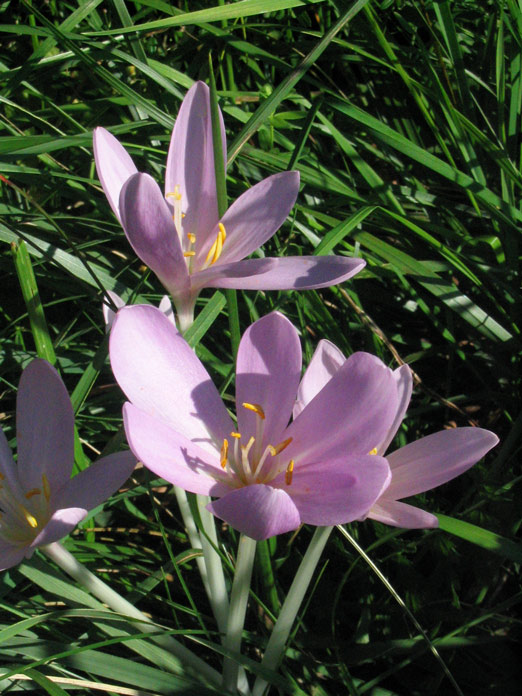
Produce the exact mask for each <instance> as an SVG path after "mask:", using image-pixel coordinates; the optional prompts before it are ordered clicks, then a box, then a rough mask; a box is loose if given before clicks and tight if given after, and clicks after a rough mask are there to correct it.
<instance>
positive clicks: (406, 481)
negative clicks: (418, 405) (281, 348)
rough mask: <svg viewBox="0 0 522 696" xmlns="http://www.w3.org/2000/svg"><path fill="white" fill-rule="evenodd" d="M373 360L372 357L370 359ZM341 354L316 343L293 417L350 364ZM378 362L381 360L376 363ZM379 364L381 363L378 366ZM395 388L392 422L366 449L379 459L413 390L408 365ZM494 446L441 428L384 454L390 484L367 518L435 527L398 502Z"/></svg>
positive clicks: (469, 431) (491, 437) (493, 439)
mask: <svg viewBox="0 0 522 696" xmlns="http://www.w3.org/2000/svg"><path fill="white" fill-rule="evenodd" d="M375 360H377V358H375ZM349 361H350V358H348V360H346V359H345V357H344V355H343V354H342V353H341V351H340V350H339V349H338V348H337V347H336V346H334V345H333V343H330V342H329V341H320V342H319V345H318V346H317V349H316V351H315V353H314V355H313V357H312V360H311V361H310V364H309V366H308V369H307V370H306V372H305V374H304V376H303V379H302V381H301V384H300V386H299V391H298V394H297V401H296V404H295V406H294V417H297V416H298V414H299V413H300V412H301V411H302V410H303V409H304V408H306V406H307V404H308V403H310V402H311V401H312V400H313V399H314V398H315V397H316V395H317V394H318V393H320V392H321V391H322V390H324V388H325V386H326V385H327V384H328V383H329V381H330V380H331V379H335V377H336V375H337V374H338V372H339V371H341V370H344V369H346V365H347V364H348V363H349ZM378 362H380V361H378ZM380 364H381V365H384V363H380ZM392 375H393V379H394V381H395V383H396V386H397V394H398V401H397V406H396V411H395V414H394V418H393V419H392V421H391V423H390V424H389V427H388V428H387V430H386V432H385V433H384V435H383V436H377V435H375V438H374V441H373V446H372V448H371V451H372V452H373V453H375V454H377V455H380V456H384V455H385V452H386V450H387V448H388V446H389V444H390V442H391V441H392V440H393V438H394V436H395V433H396V432H397V430H398V428H399V426H400V424H401V422H402V419H403V418H404V414H405V413H406V409H407V408H408V403H409V401H410V397H411V392H412V375H411V370H410V368H409V367H408V366H407V365H402V366H401V367H399V368H397V369H396V370H394V371H393V373H392ZM497 442H498V437H497V436H496V435H495V434H494V433H492V432H490V431H489V430H484V429H482V428H472V427H465V428H452V429H450V430H441V431H440V432H438V433H433V434H432V435H428V436H427V437H423V438H421V439H420V440H417V441H416V442H411V443H410V444H408V445H405V446H404V447H401V448H400V449H398V450H396V451H395V452H392V453H391V454H386V459H387V460H388V463H389V465H390V468H391V472H392V480H391V483H390V485H389V486H388V487H387V488H386V490H385V491H383V493H382V494H381V496H380V497H379V499H378V500H377V501H376V503H375V504H374V505H372V507H371V509H370V511H369V512H368V515H367V516H368V517H370V518H372V519H374V520H377V521H379V522H383V523H384V524H389V525H392V526H394V527H409V528H412V529H413V528H419V529H421V528H425V527H437V526H438V520H437V518H436V517H435V515H432V514H431V513H429V512H425V511H424V510H421V509H419V508H417V507H414V506H412V505H407V504H406V503H401V502H400V499H401V498H408V497H410V496H413V495H417V494H418V493H423V492H424V491H427V490H430V489H431V488H436V487H437V486H440V485H441V484H443V483H446V482H447V481H450V480H451V479H452V478H455V477H456V476H459V475H460V474H462V473H463V472H464V471H466V470H467V469H469V468H470V467H471V466H473V464H475V463H476V462H478V461H479V459H482V457H483V456H484V455H485V454H486V452H488V451H489V450H490V449H491V448H492V447H494V446H495V445H496V444H497Z"/></svg>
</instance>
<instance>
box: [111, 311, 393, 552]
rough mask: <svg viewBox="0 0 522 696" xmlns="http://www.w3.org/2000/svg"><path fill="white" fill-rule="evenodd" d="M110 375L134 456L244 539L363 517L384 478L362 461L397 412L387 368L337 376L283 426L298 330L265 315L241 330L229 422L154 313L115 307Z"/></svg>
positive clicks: (206, 380) (379, 466) (374, 463)
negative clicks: (204, 501)
mask: <svg viewBox="0 0 522 696" xmlns="http://www.w3.org/2000/svg"><path fill="white" fill-rule="evenodd" d="M109 351H110V357H111V365H112V369H113V372H114V375H115V377H116V379H117V381H118V383H119V385H120V387H121V388H122V389H123V391H124V392H125V394H126V395H127V397H128V398H129V399H130V401H131V403H126V404H125V406H124V409H123V418H124V423H125V431H126V434H127V439H128V442H129V445H130V447H131V449H132V450H133V452H134V453H135V455H136V456H137V457H138V458H139V459H140V460H141V461H142V462H143V463H144V464H145V466H147V467H148V468H149V469H151V470H152V471H153V472H154V473H155V474H157V475H158V476H161V477H162V478H164V479H166V480H167V481H170V482H171V483H173V484H175V485H177V486H180V487H181V488H184V489H185V490H188V491H192V492H193V493H201V494H204V495H211V496H214V497H217V498H218V500H215V501H214V502H212V503H211V504H210V505H209V506H208V507H209V510H211V512H213V513H214V514H215V515H216V516H217V517H220V518H221V519H223V520H225V521H226V522H228V523H229V524H231V525H232V526H233V527H235V528H236V529H238V530H239V531H241V532H244V533H245V534H247V535H248V536H250V537H252V538H253V539H257V540H259V539H266V538H267V537H270V536H273V535H274V534H280V533H282V532H286V531H289V530H292V529H296V528H297V527H298V526H299V525H300V524H301V523H302V522H304V523H307V524H314V525H320V526H323V525H324V526H327V525H332V524H338V523H339V524H340V523H344V522H349V521H351V520H354V519H358V518H360V517H362V516H365V515H366V513H367V512H368V510H369V509H370V507H371V506H372V505H373V503H374V502H375V501H376V499H377V498H378V497H379V495H380V494H381V493H382V491H383V490H384V488H385V487H386V486H387V484H388V481H389V476H390V473H389V467H388V464H387V462H386V459H384V458H383V457H380V456H370V454H369V452H370V451H371V449H372V448H373V446H374V444H375V442H376V441H380V440H383V439H384V437H385V436H386V433H387V432H388V429H389V428H390V426H391V424H392V422H393V419H394V417H395V413H396V411H397V408H398V395H397V385H396V380H395V379H394V378H393V374H392V371H391V370H389V369H388V368H386V367H385V366H384V365H383V364H382V363H380V361H377V360H376V359H375V358H373V357H372V356H371V355H367V354H364V353H358V354H356V355H353V356H352V357H351V358H350V360H349V361H347V365H346V367H345V368H344V369H341V370H339V371H338V373H337V374H336V375H335V377H334V378H333V379H332V380H330V382H329V383H328V384H327V385H326V386H325V388H324V389H322V390H321V392H320V393H319V394H317V396H316V398H315V399H313V401H312V402H310V403H309V404H308V406H307V407H306V408H305V409H304V410H303V412H302V413H301V414H300V415H299V416H298V417H297V418H296V419H295V420H294V421H293V422H292V423H290V424H288V423H289V420H290V418H291V414H292V408H293V405H294V402H295V396H296V393H297V388H298V386H299V379H300V374H301V346H300V343H299V338H298V334H297V330H296V329H295V328H294V326H292V324H291V323H290V322H289V321H288V320H287V319H285V318H284V317H283V316H282V315H281V314H278V313H274V314H270V315H268V316H266V317H264V318H262V319H260V320H259V321H257V322H255V323H254V324H252V326H250V328H249V329H247V331H246V332H245V333H244V335H243V337H242V339H241V343H240V346H239V351H238V355H237V372H236V413H237V423H235V422H233V421H232V419H231V418H230V416H229V414H228V412H227V409H226V407H225V406H224V404H223V402H222V400H221V397H220V396H219V393H218V391H217V389H216V387H215V386H214V384H213V383H212V381H211V379H210V377H209V375H208V373H207V371H206V370H205V368H204V367H203V365H202V364H201V362H200V361H199V360H198V358H197V357H196V355H195V354H194V352H193V351H192V350H191V348H190V347H189V345H188V344H187V343H186V341H185V340H184V339H183V337H182V336H181V334H180V333H178V331H177V330H176V328H175V327H174V326H173V325H172V323H171V322H169V320H168V319H167V318H166V317H165V316H164V315H163V314H162V313H161V312H160V311H159V310H157V309H156V308H154V307H150V306H145V305H141V306H139V305H136V306H134V307H126V308H124V309H121V310H120V311H119V312H118V314H117V316H116V318H115V320H114V324H113V328H112V332H111V339H110V348H109Z"/></svg>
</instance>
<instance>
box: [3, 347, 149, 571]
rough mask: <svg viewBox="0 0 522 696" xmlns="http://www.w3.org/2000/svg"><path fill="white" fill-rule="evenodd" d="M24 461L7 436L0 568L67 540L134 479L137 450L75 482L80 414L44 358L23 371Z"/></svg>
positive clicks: (20, 432) (20, 426)
mask: <svg viewBox="0 0 522 696" xmlns="http://www.w3.org/2000/svg"><path fill="white" fill-rule="evenodd" d="M16 426H17V443H18V457H17V462H16V463H15V462H14V460H13V456H12V454H11V451H10V449H9V445H8V443H7V439H6V437H5V435H4V433H3V432H2V431H1V430H0V570H5V569H6V568H10V567H11V566H14V565H16V564H17V563H19V562H20V561H21V560H22V559H23V558H28V557H29V556H31V554H32V553H33V551H34V550H35V549H36V548H37V547H38V546H43V545H45V544H50V543H52V542H54V541H57V540H59V539H61V538H62V537H64V536H66V535H67V534H68V533H69V532H70V531H71V530H72V529H74V527H75V526H76V525H77V524H78V522H80V521H81V520H82V519H83V518H84V517H85V516H86V514H87V512H88V511H89V510H92V509H93V508H95V507H96V506H97V505H100V504H101V503H102V502H103V501H104V500H106V499H107V498H108V497H109V496H110V495H111V494H112V493H114V491H115V490H117V489H118V488H119V487H120V486H121V485H122V483H123V482H124V481H125V480H126V479H127V478H128V477H129V476H130V474H131V472H132V470H133V468H134V465H135V463H136V458H135V457H134V455H133V454H132V453H131V452H119V453H117V454H111V455H109V456H107V457H103V459H100V460H99V461H97V462H95V463H94V464H92V465H91V466H90V467H89V468H88V469H85V470H84V471H82V472H81V473H79V474H78V475H76V476H75V477H74V478H72V479H71V478H70V476H71V470H72V464H73V460H74V416H73V410H72V406H71V401H70V399H69V396H68V394H67V391H66V389H65V386H64V384H63V382H62V380H61V379H60V376H59V375H58V373H57V372H56V370H55V369H54V367H52V366H51V365H50V364H49V363H48V362H46V361H45V360H33V361H32V362H31V363H30V364H29V365H28V367H26V368H25V370H24V371H23V373H22V377H21V379H20V385H19V387H18V395H17V401H16Z"/></svg>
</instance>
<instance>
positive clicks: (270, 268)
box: [94, 82, 364, 330]
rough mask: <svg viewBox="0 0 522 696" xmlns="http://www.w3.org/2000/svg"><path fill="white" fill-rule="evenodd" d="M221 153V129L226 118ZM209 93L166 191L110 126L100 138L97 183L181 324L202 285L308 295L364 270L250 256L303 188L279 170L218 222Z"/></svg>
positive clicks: (330, 261)
mask: <svg viewBox="0 0 522 696" xmlns="http://www.w3.org/2000/svg"><path fill="white" fill-rule="evenodd" d="M220 122H221V137H222V144H223V153H225V152H226V143H225V130H224V126H223V118H222V116H221V113H220ZM212 143H213V141H212V127H211V117H210V98H209V89H208V87H207V86H206V85H205V84H204V83H203V82H196V84H194V85H193V87H192V88H191V89H190V90H189V91H188V93H187V95H186V97H185V99H184V100H183V103H182V105H181V108H180V110H179V114H178V117H177V119H176V123H175V126H174V130H173V132H172V138H171V142H170V147H169V152H168V157H167V167H166V173H165V192H164V195H163V193H162V192H161V190H160V188H159V186H158V184H157V183H156V182H155V181H154V179H152V177H150V176H149V175H148V174H142V173H139V172H138V170H137V169H136V166H135V164H134V162H133V161H132V159H131V157H130V156H129V154H128V153H127V152H126V150H125V149H124V148H123V147H122V145H120V143H119V142H118V140H117V139H116V138H115V137H114V136H113V135H111V134H110V133H109V132H108V131H107V130H105V129H104V128H96V129H95V131H94V157H95V160H96V169H97V172H98V177H99V179H100V182H101V184H102V186H103V190H104V191H105V195H106V196H107V198H108V200H109V203H110V205H111V207H112V210H113V211H114V214H115V215H116V217H117V218H118V220H119V221H120V223H121V224H122V226H123V229H124V230H125V234H126V235H127V239H128V240H129V242H130V244H131V246H132V247H133V249H134V251H135V252H136V254H137V255H138V256H139V258H140V259H141V260H142V261H143V262H144V263H145V264H147V266H149V267H150V268H151V269H152V270H153V271H154V273H155V274H156V275H157V276H158V278H159V279H160V281H161V282H162V283H163V285H164V286H165V288H167V290H168V291H169V292H170V294H171V295H172V299H173V301H174V305H175V307H176V312H177V314H178V322H179V325H180V326H181V328H182V329H183V330H184V329H185V328H187V326H189V325H190V323H191V321H192V317H193V312H194V304H195V301H196V298H197V296H198V294H199V292H200V291H201V289H202V288H205V287H214V288H237V289H245V290H248V289H249V290H287V289H298V290H303V289H310V288H321V287H327V286H329V285H335V284H336V283H340V282H342V281H343V280H346V279H348V278H350V277H351V276H353V275H355V274H356V273H357V272H358V271H360V270H361V269H362V268H363V266H364V261H362V260H361V259H353V258H345V257H341V256H321V257H319V256H308V257H307V256H301V257H288V258H256V259H248V260H242V259H245V257H246V256H249V255H250V254H251V253H252V252H253V251H255V250H256V249H257V248H258V247H260V246H261V245H262V244H264V243H265V242H266V241H267V240H268V239H270V237H272V235H273V234H274V233H275V232H276V231H277V230H278V229H279V227H280V226H281V225H282V223H283V221H284V220H285V219H286V217H287V216H288V214H289V212H290V210H291V209H292V207H293V205H294V203H295V199H296V197H297V192H298V189H299V173H298V172H281V173H279V174H274V175H273V176H270V177H268V178H267V179H264V180H263V181H261V182H260V183H258V184H256V185H255V186H253V187H252V188H250V189H248V190H247V191H246V192H245V193H243V194H242V195H241V196H240V197H239V198H238V199H237V200H236V201H235V202H234V203H233V204H232V205H231V206H230V208H229V209H228V210H227V211H226V212H225V214H224V215H223V217H222V218H221V219H220V218H219V215H218V205H217V194H216V178H215V171H214V151H213V144H212Z"/></svg>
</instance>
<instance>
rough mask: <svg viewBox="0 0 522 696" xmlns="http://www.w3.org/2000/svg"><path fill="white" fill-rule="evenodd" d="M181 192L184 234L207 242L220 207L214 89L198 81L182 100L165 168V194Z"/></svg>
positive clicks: (222, 129)
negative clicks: (213, 140) (212, 104)
mask: <svg viewBox="0 0 522 696" xmlns="http://www.w3.org/2000/svg"><path fill="white" fill-rule="evenodd" d="M219 121H220V127H221V138H222V151H223V155H225V154H226V151H227V148H226V140H225V126H224V124H223V117H222V115H221V111H220V112H219ZM176 186H178V187H179V193H180V194H181V207H182V211H183V213H184V214H185V217H184V218H183V232H184V234H185V235H186V234H194V235H196V248H197V247H199V246H200V245H201V244H203V243H204V242H205V240H206V238H207V237H208V234H209V233H210V232H211V231H212V230H213V228H214V227H215V226H216V225H217V223H218V220H219V216H218V207H217V194H216V176H215V170H214V148H213V142H212V122H211V118H210V92H209V89H208V87H207V85H206V84H204V83H203V82H196V84H195V85H193V86H192V87H191V88H190V89H189V91H188V92H187V94H186V96H185V99H183V102H182V104H181V108H180V110H179V114H178V117H177V119H176V123H175V125H174V130H173V131H172V138H171V140H170V147H169V154H168V157H167V170H166V172H165V196H167V195H168V194H169V193H174V191H175V190H176Z"/></svg>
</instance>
